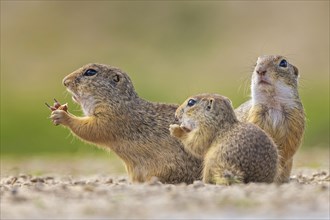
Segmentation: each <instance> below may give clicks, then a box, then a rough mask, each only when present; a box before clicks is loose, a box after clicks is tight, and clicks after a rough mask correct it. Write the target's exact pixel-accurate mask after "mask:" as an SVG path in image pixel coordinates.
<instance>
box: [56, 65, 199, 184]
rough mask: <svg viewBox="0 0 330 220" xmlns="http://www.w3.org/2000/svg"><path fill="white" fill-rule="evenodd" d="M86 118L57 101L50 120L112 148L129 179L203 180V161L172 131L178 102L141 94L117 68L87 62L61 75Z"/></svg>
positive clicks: (82, 136)
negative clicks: (188, 149)
mask: <svg viewBox="0 0 330 220" xmlns="http://www.w3.org/2000/svg"><path fill="white" fill-rule="evenodd" d="M63 84H64V85H65V86H66V87H67V90H68V91H69V92H70V93H72V95H73V100H74V101H75V102H77V103H78V104H80V105H81V107H82V110H83V112H84V115H85V116H84V117H76V116H74V115H72V114H71V113H69V112H68V111H67V106H66V105H65V106H63V105H60V104H59V103H57V102H56V103H55V105H54V106H53V107H50V108H51V110H52V113H51V119H52V120H53V122H54V124H56V125H58V124H62V125H64V126H65V127H68V128H69V129H70V130H71V131H72V132H73V133H74V134H75V135H76V136H78V137H79V138H81V139H83V140H85V141H87V142H90V143H93V144H96V145H98V146H102V147H104V148H106V149H110V150H112V151H114V152H115V153H116V154H117V155H118V156H119V157H120V158H121V159H122V160H123V161H124V163H125V165H126V170H127V172H128V175H129V178H130V180H131V181H132V182H145V181H149V180H150V179H151V177H153V176H155V177H157V178H158V179H159V180H160V181H161V182H163V183H180V182H186V183H192V182H193V181H194V180H197V179H201V172H202V160H200V159H198V158H196V157H194V156H192V155H191V154H189V153H187V152H186V151H185V150H184V147H183V145H182V144H181V143H180V142H179V141H178V140H176V139H175V138H173V137H171V136H170V133H169V131H168V126H169V125H170V124H171V123H173V122H174V120H175V118H174V113H175V110H176V109H177V107H178V106H177V105H172V104H162V103H154V102H149V101H146V100H144V99H141V98H139V96H138V94H137V93H136V92H135V89H134V87H133V84H132V82H131V79H130V78H129V76H128V75H127V74H126V73H124V72H123V71H121V70H120V69H118V68H114V67H111V66H108V65H103V64H88V65H85V66H83V67H82V68H80V69H78V70H76V71H74V72H73V73H71V74H69V75H68V76H66V77H65V78H64V79H63Z"/></svg>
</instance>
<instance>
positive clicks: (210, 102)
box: [206, 98, 215, 111]
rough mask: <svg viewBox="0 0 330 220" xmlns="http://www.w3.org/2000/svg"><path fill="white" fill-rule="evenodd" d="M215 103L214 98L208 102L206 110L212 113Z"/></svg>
mask: <svg viewBox="0 0 330 220" xmlns="http://www.w3.org/2000/svg"><path fill="white" fill-rule="evenodd" d="M214 101H215V100H214V98H209V99H208V102H207V105H206V110H207V111H210V110H211V109H212V108H213V106H214Z"/></svg>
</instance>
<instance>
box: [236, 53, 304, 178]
mask: <svg viewBox="0 0 330 220" xmlns="http://www.w3.org/2000/svg"><path fill="white" fill-rule="evenodd" d="M251 96H252V99H251V100H249V101H247V102H245V103H243V104H242V105H241V106H239V107H238V108H237V109H236V110H235V111H236V115H237V117H238V119H239V120H241V121H244V122H252V123H254V124H256V125H258V126H259V127H260V128H262V129H263V130H265V131H266V132H267V133H268V134H269V135H270V136H271V137H272V138H273V140H274V142H275V143H276V145H277V146H278V149H279V154H280V165H281V172H280V173H279V176H278V181H279V182H288V181H289V179H290V173H291V169H292V162H293V155H294V154H295V153H296V151H297V149H298V148H299V146H300V144H301V141H302V137H303V134H304V130H305V113H304V108H303V105H302V103H301V101H300V98H299V94H298V69H297V68H296V67H295V66H293V65H292V64H290V63H289V62H288V61H287V60H286V58H284V57H283V56H278V55H276V56H261V57H259V58H258V60H257V64H256V66H255V68H254V71H253V74H252V82H251Z"/></svg>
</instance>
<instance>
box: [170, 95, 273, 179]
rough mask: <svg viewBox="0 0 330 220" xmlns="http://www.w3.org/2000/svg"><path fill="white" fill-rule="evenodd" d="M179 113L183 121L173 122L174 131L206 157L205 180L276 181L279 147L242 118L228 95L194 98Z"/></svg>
mask: <svg viewBox="0 0 330 220" xmlns="http://www.w3.org/2000/svg"><path fill="white" fill-rule="evenodd" d="M175 116H176V119H177V121H178V123H179V124H171V125H170V133H171V135H172V136H174V137H176V138H178V139H179V140H181V141H182V143H183V145H184V146H185V148H186V150H187V151H189V152H191V153H192V154H193V155H194V156H196V157H198V158H200V159H203V160H204V170H203V181H204V182H206V183H213V184H225V185H229V184H232V183H239V182H242V183H247V182H266V183H271V182H273V181H274V178H275V176H276V174H277V169H278V152H277V147H276V146H275V144H274V142H273V140H272V139H271V138H270V137H269V136H268V135H267V134H266V133H265V132H264V131H263V130H262V129H260V128H258V126H256V125H254V124H252V123H244V122H240V121H238V120H237V118H236V115H235V113H234V109H233V107H232V105H231V101H230V100H229V99H228V98H226V97H224V96H220V95H216V94H201V95H196V96H193V97H190V98H188V99H187V100H186V101H185V102H184V103H183V104H182V105H181V106H180V107H179V108H178V109H177V110H176V113H175Z"/></svg>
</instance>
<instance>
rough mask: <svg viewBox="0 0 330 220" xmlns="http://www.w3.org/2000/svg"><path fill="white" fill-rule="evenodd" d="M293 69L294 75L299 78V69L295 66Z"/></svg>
mask: <svg viewBox="0 0 330 220" xmlns="http://www.w3.org/2000/svg"><path fill="white" fill-rule="evenodd" d="M292 67H293V73H294V75H296V76H298V75H299V70H298V68H297V67H295V66H292Z"/></svg>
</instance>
